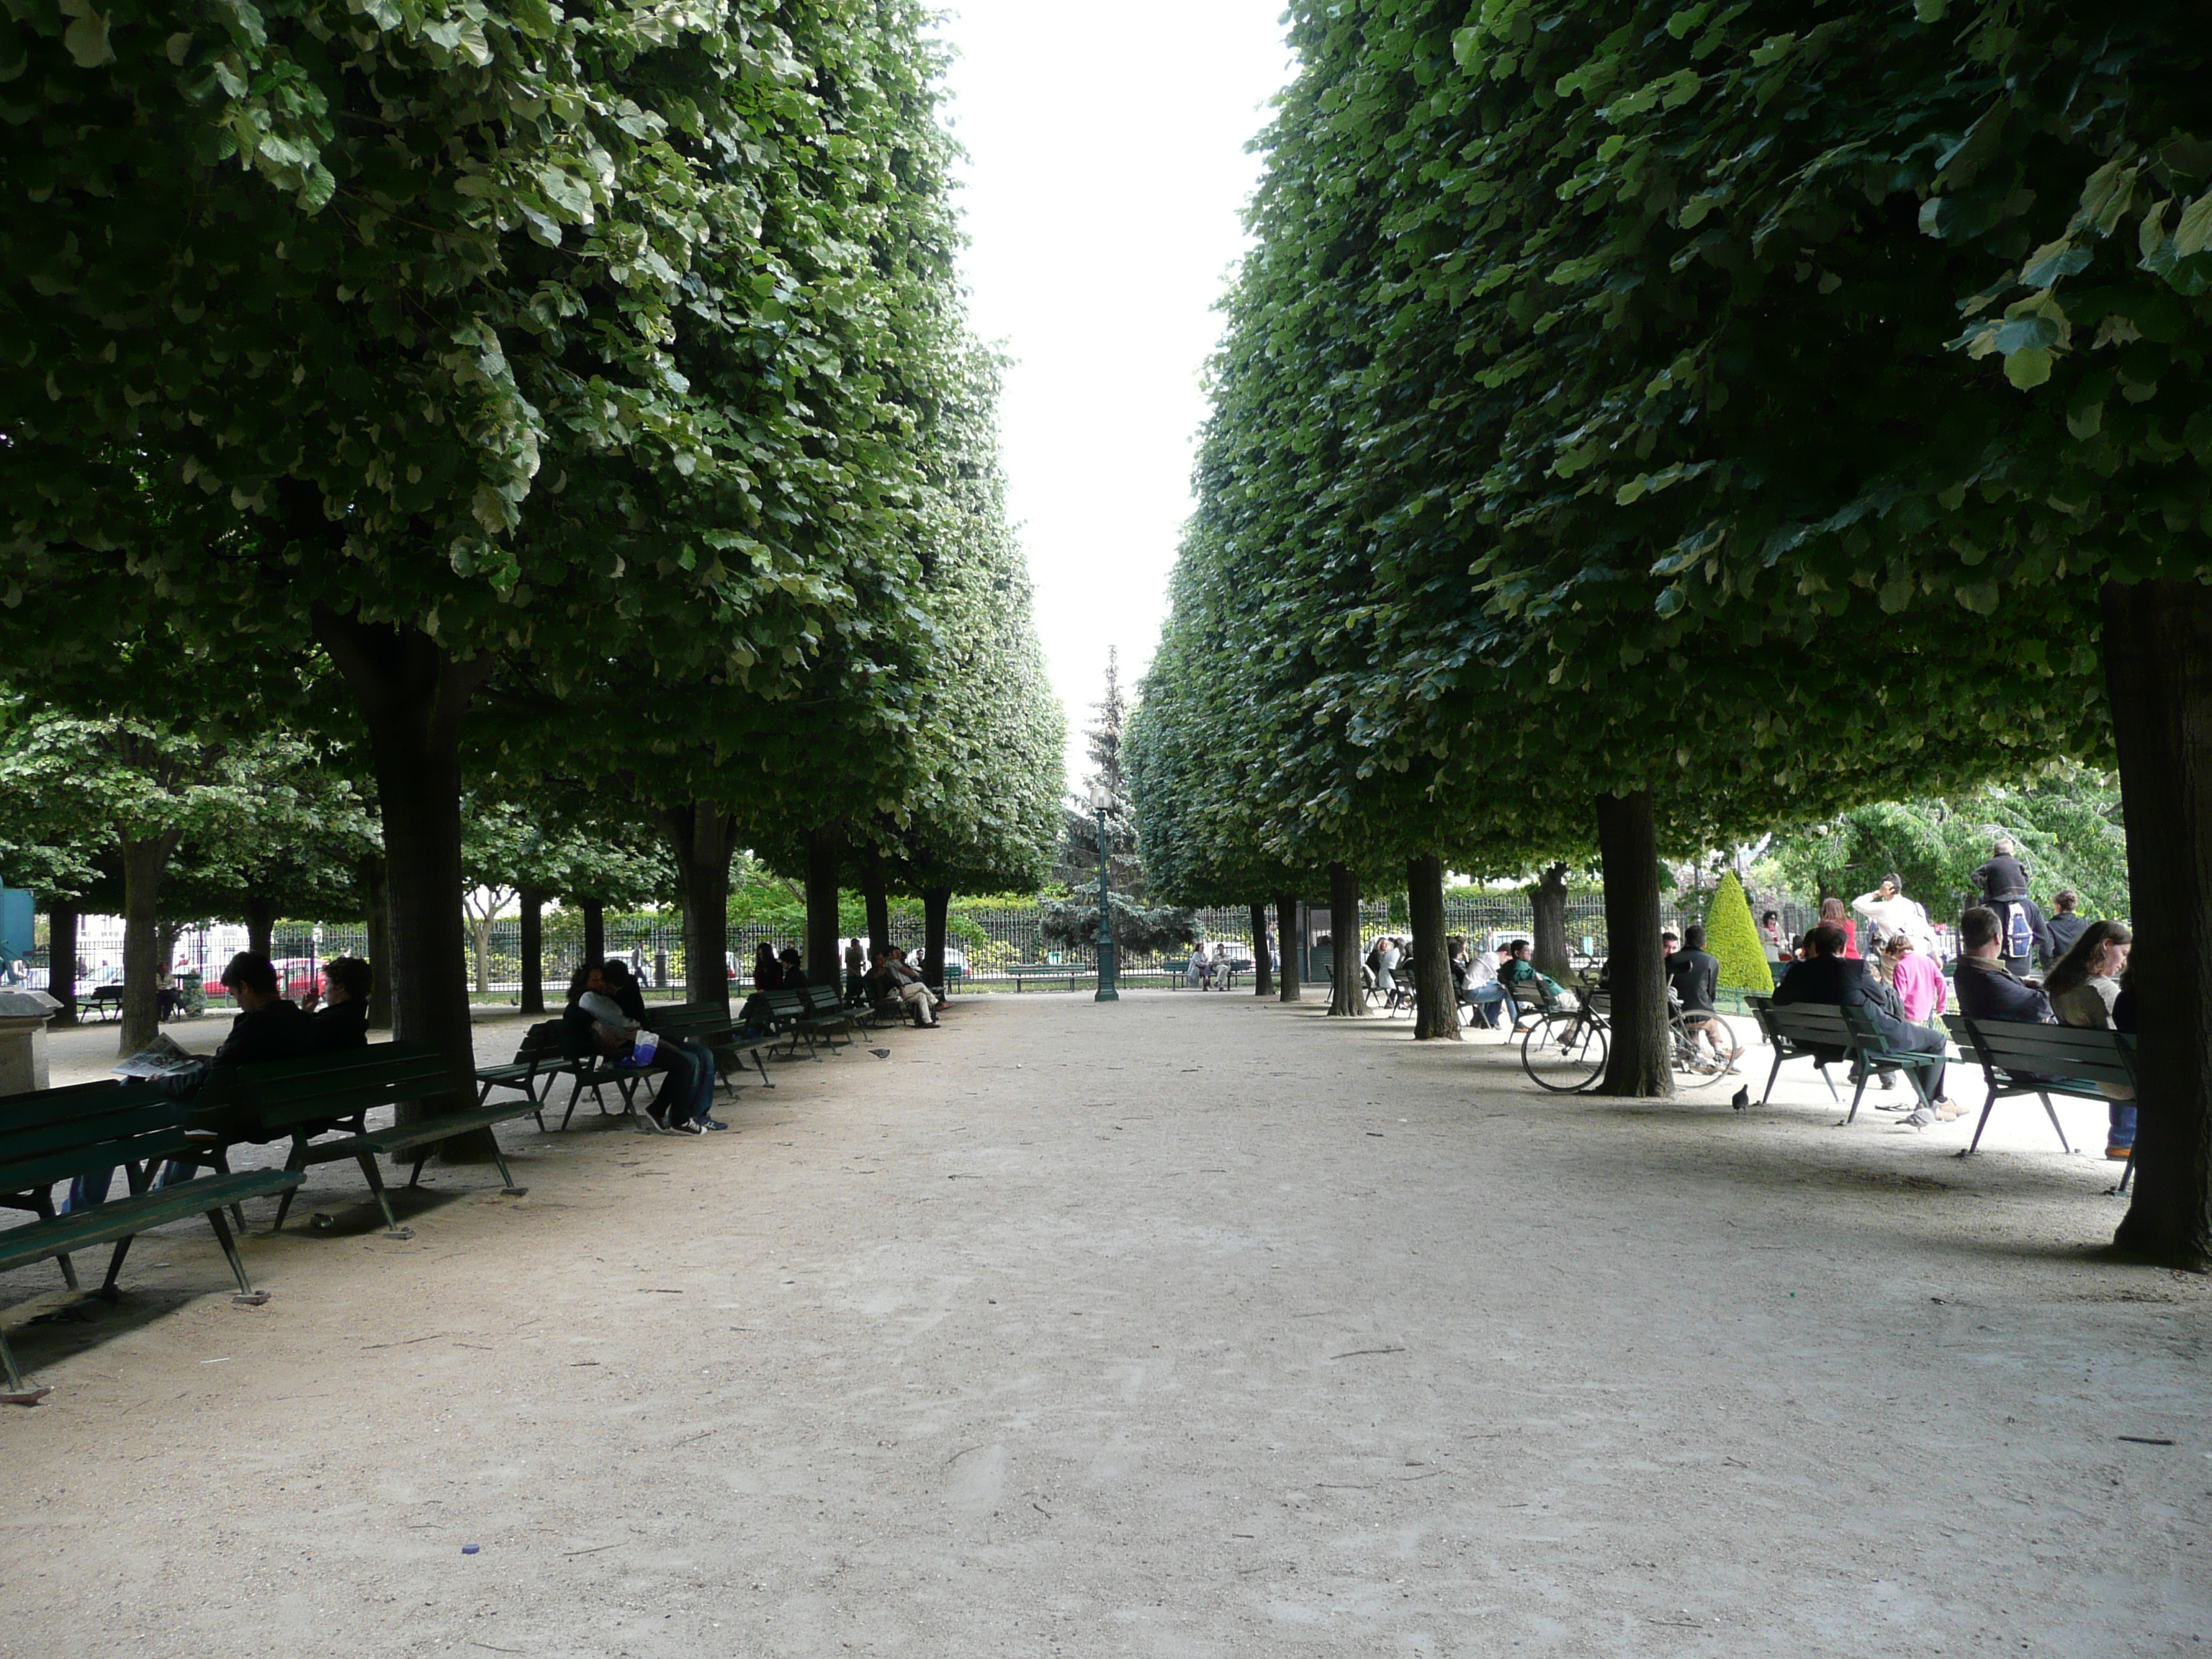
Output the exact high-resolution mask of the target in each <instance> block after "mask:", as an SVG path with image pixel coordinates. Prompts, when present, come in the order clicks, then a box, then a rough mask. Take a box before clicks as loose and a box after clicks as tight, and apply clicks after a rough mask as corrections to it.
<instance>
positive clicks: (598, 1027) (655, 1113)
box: [561, 962, 706, 1135]
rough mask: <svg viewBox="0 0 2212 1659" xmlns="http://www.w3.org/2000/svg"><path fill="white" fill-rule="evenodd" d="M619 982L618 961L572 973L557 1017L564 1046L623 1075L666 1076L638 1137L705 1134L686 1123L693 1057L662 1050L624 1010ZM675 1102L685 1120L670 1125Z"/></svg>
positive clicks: (640, 1123)
mask: <svg viewBox="0 0 2212 1659" xmlns="http://www.w3.org/2000/svg"><path fill="white" fill-rule="evenodd" d="M617 977H620V978H622V979H624V980H627V978H628V975H627V974H626V973H625V972H624V971H623V963H619V962H610V963H597V962H587V963H585V964H584V965H583V966H582V967H580V968H579V969H576V972H575V975H574V977H573V978H571V979H570V980H569V981H568V1006H567V1008H565V1009H563V1010H562V1014H561V1020H562V1025H563V1026H564V1027H565V1028H566V1031H565V1036H566V1041H565V1042H564V1044H563V1047H564V1048H566V1050H567V1051H568V1054H571V1055H572V1056H574V1058H577V1059H582V1058H584V1057H585V1056H586V1055H589V1054H600V1055H602V1056H604V1057H605V1059H606V1060H607V1062H608V1063H609V1064H610V1065H611V1066H617V1067H619V1068H622V1069H623V1070H629V1071H637V1072H665V1073H668V1074H669V1075H668V1080H667V1081H666V1082H665V1083H664V1084H663V1085H661V1089H660V1094H659V1097H658V1098H656V1099H655V1100H653V1102H652V1103H650V1104H649V1105H647V1107H646V1109H644V1110H643V1111H641V1112H640V1113H639V1114H638V1117H637V1127H638V1129H639V1131H640V1133H645V1134H663V1135H665V1134H704V1133H706V1127H705V1126H704V1125H703V1124H696V1123H693V1122H691V1121H689V1117H690V1109H691V1094H690V1089H691V1086H692V1085H693V1084H694V1083H695V1082H696V1078H695V1075H694V1073H695V1070H696V1068H695V1066H694V1065H693V1062H692V1060H691V1057H690V1055H689V1054H684V1051H683V1050H682V1049H680V1048H675V1047H673V1046H672V1045H671V1046H668V1047H662V1046H660V1044H659V1040H658V1039H657V1038H652V1034H651V1033H649V1032H647V1030H645V1029H644V1023H643V1022H642V1021H641V1020H640V1019H638V1018H635V1017H634V1016H633V1015H631V1014H630V1013H629V1012H628V1011H626V1010H625V1009H624V1008H623V1006H622V1003H621V1001H620V1000H619V999H618V997H617V992H616V981H617ZM648 1039H651V1046H649V1047H648V1046H647V1040H648ZM641 1048H642V1049H643V1050H644V1053H643V1054H642V1055H641V1054H640V1050H641ZM679 1103H680V1104H681V1106H682V1109H683V1111H684V1119H682V1120H676V1121H671V1120H672V1119H673V1116H674V1114H673V1109H674V1108H676V1107H677V1106H678V1104H679Z"/></svg>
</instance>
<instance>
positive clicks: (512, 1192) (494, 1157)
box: [491, 1133, 530, 1198]
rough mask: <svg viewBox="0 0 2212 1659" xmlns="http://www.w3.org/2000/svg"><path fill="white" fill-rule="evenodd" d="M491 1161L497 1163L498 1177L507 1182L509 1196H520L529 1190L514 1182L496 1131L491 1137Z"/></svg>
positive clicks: (512, 1173)
mask: <svg viewBox="0 0 2212 1659" xmlns="http://www.w3.org/2000/svg"><path fill="white" fill-rule="evenodd" d="M491 1161H492V1162H493V1163H495V1164H498V1165H499V1178H500V1179H501V1181H503V1182H506V1183H507V1188H506V1191H507V1196H508V1197H509V1198H520V1197H521V1196H522V1195H523V1194H525V1193H526V1192H528V1191H529V1190H530V1188H527V1187H518V1186H516V1185H515V1184H514V1172H513V1170H510V1169H508V1168H507V1154H506V1153H505V1152H501V1151H500V1149H499V1136H498V1135H497V1134H496V1133H494V1134H493V1135H492V1138H491Z"/></svg>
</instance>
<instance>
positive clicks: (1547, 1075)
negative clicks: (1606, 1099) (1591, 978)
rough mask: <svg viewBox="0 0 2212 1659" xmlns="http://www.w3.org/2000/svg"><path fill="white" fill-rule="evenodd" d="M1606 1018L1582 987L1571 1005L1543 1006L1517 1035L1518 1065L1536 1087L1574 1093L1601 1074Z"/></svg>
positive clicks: (1586, 1087) (1598, 1077)
mask: <svg viewBox="0 0 2212 1659" xmlns="http://www.w3.org/2000/svg"><path fill="white" fill-rule="evenodd" d="M1606 1030H1607V1025H1606V1018H1605V1016H1604V1015H1603V1014H1602V1013H1601V1012H1599V1011H1598V1009H1597V1008H1596V1007H1595V1006H1593V1003H1592V999H1591V994H1590V993H1589V991H1588V990H1587V989H1585V990H1584V991H1583V994H1582V996H1581V997H1580V998H1578V999H1577V1001H1576V1005H1575V1006H1573V1007H1571V1008H1554V1009H1550V1010H1547V1012H1545V1013H1544V1014H1543V1016H1542V1017H1541V1018H1539V1019H1538V1020H1537V1021H1536V1023H1535V1024H1533V1025H1531V1026H1529V1027H1528V1034H1527V1035H1526V1036H1523V1037H1522V1039H1521V1069H1522V1071H1524V1072H1526V1073H1528V1076H1529V1078H1530V1079H1531V1080H1532V1081H1534V1083H1535V1085H1536V1086H1537V1087H1538V1088H1540V1089H1549V1090H1551V1091H1553V1093H1555V1094H1578V1093H1580V1092H1581V1091H1583V1090H1586V1089H1588V1088H1589V1087H1590V1086H1591V1085H1594V1084H1595V1083H1596V1082H1597V1080H1598V1079H1600V1078H1601V1077H1603V1076H1604V1075H1605V1057H1606V1052H1607V1042H1608V1039H1607V1036H1606Z"/></svg>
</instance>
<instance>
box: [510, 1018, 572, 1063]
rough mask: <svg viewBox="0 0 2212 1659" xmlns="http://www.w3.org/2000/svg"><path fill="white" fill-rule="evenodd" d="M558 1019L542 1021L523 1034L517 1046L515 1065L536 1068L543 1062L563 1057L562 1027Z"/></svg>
mask: <svg viewBox="0 0 2212 1659" xmlns="http://www.w3.org/2000/svg"><path fill="white" fill-rule="evenodd" d="M561 1027H562V1021H560V1020H557V1019H546V1020H540V1021H539V1022H538V1024H535V1025H533V1026H532V1027H531V1028H530V1029H529V1030H526V1031H525V1032H524V1033H523V1034H522V1041H521V1042H520V1043H518V1044H516V1045H515V1050H514V1063H515V1064H516V1065H517V1066H534V1065H536V1064H537V1063H538V1061H539V1060H558V1059H560V1058H561V1057H562V1056H561Z"/></svg>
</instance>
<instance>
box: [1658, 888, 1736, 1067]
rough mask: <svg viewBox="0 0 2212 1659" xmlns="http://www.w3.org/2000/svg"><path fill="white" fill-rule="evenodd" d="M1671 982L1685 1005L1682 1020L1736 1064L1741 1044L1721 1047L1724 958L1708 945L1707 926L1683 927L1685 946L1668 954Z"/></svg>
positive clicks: (1678, 998) (1671, 985)
mask: <svg viewBox="0 0 2212 1659" xmlns="http://www.w3.org/2000/svg"><path fill="white" fill-rule="evenodd" d="M1666 972H1667V983H1668V985H1669V986H1670V987H1673V989H1674V996H1675V998H1676V1000H1678V1001H1680V1003H1681V1005H1682V1023H1683V1024H1685V1025H1686V1026H1688V1027H1689V1028H1690V1030H1692V1031H1693V1032H1697V1031H1702V1032H1703V1033H1704V1034H1705V1041H1706V1042H1710V1043H1711V1044H1712V1047H1713V1052H1714V1053H1715V1054H1718V1055H1720V1057H1721V1059H1723V1060H1725V1061H1727V1062H1728V1063H1729V1065H1731V1066H1733V1065H1734V1064H1735V1062H1736V1061H1737V1060H1741V1058H1742V1057H1743V1050H1742V1049H1741V1048H1732V1049H1730V1050H1729V1051H1728V1052H1726V1053H1723V1052H1722V1050H1721V1036H1720V1034H1721V1030H1722V1028H1721V1026H1720V1024H1719V1023H1718V1022H1717V1020H1715V1019H1714V1018H1713V1014H1714V1012H1715V1010H1714V1006H1713V1005H1714V1003H1715V1002H1716V1001H1717V1000H1718V993H1719V990H1720V983H1721V959H1720V958H1719V957H1717V956H1714V955H1713V954H1712V953H1711V951H1707V950H1706V949H1705V928H1704V927H1702V926H1700V925H1699V923H1697V922H1694V921H1693V922H1692V923H1691V924H1690V925H1689V926H1688V927H1685V928H1684V929H1683V930H1682V948H1681V949H1680V950H1679V951H1671V952H1669V953H1668V957H1667V964H1666Z"/></svg>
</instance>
